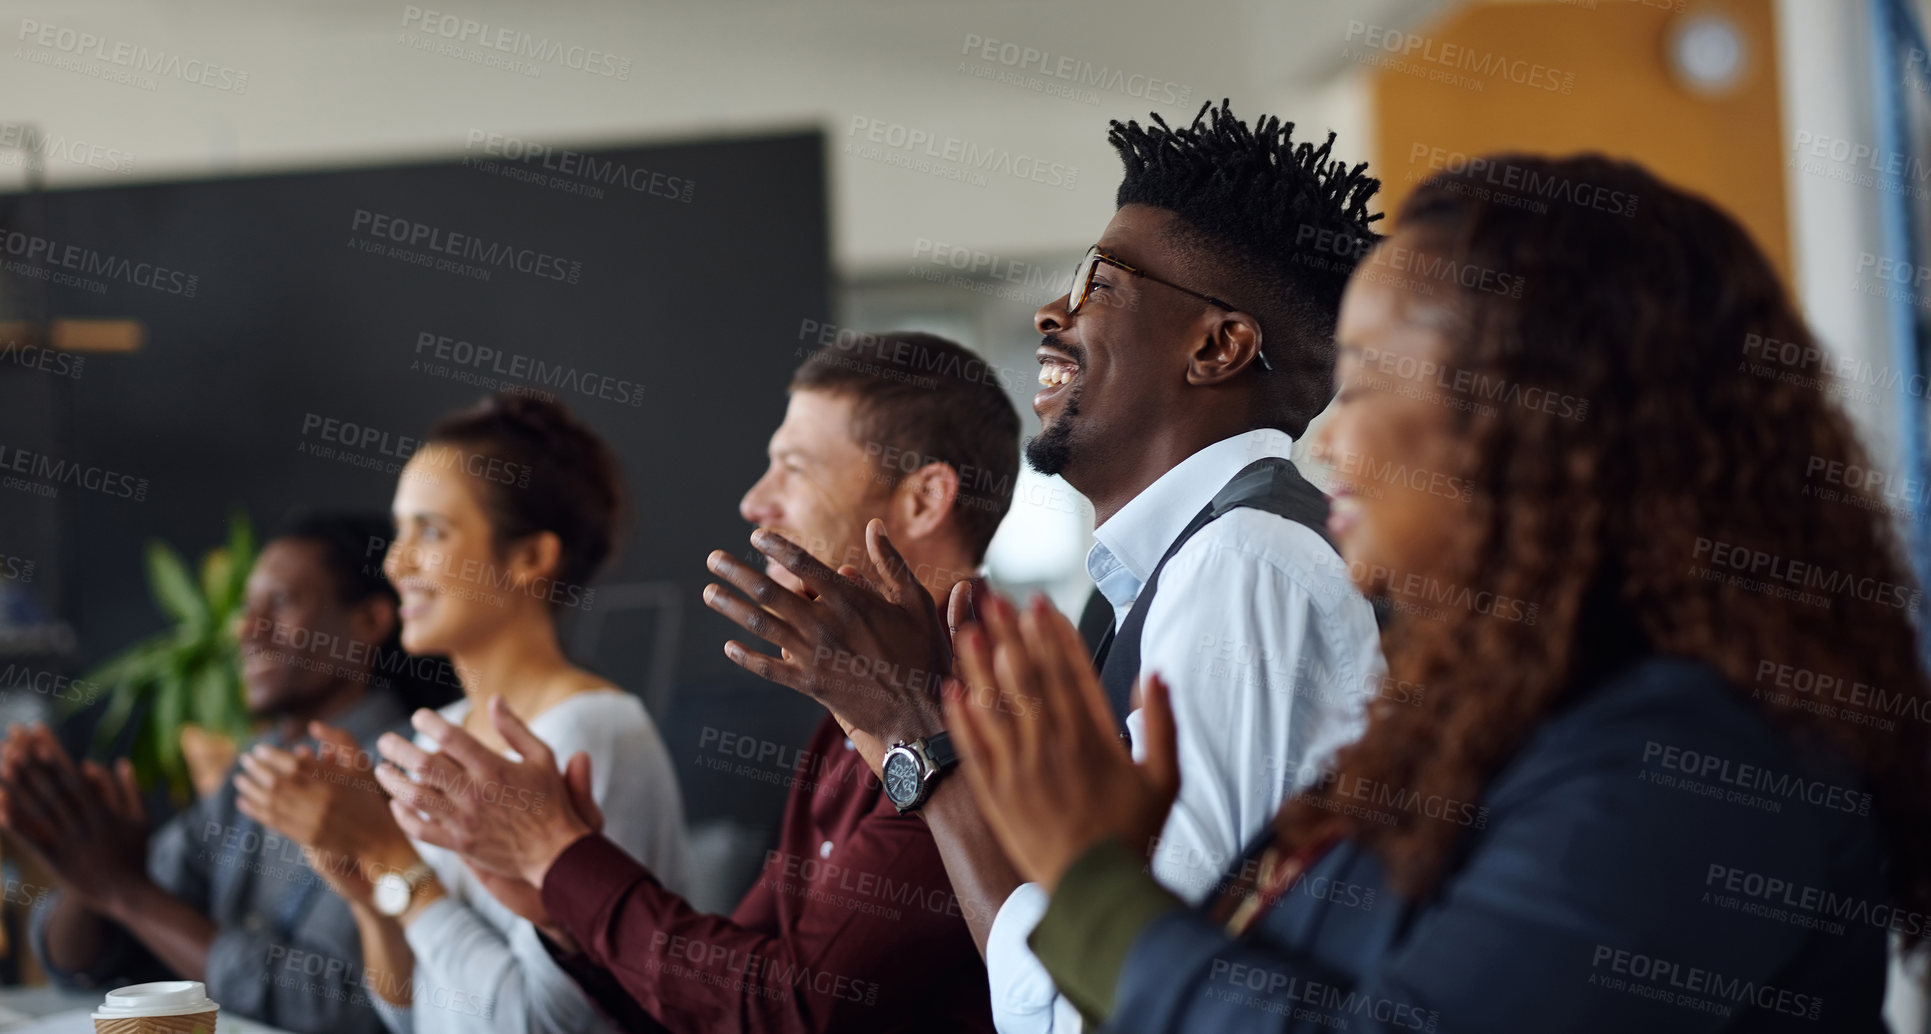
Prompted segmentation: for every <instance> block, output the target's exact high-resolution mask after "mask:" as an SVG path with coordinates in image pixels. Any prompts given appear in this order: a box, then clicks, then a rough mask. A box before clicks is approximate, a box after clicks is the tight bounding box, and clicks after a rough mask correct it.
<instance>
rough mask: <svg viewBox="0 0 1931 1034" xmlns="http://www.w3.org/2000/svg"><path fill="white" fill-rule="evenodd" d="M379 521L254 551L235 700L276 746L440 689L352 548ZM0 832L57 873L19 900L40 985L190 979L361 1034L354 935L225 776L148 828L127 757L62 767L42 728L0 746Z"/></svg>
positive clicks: (371, 731) (279, 1015)
mask: <svg viewBox="0 0 1931 1034" xmlns="http://www.w3.org/2000/svg"><path fill="white" fill-rule="evenodd" d="M388 535H389V525H388V521H387V519H386V518H384V517H381V516H373V515H372V516H352V515H314V516H309V517H306V518H301V519H298V520H296V521H294V522H293V523H291V524H290V525H289V526H287V527H286V528H285V529H283V530H282V531H281V532H280V533H279V534H277V535H275V536H274V537H273V538H271V539H269V540H268V542H267V543H266V544H265V545H264V546H263V547H262V550H261V553H260V555H259V556H258V557H257V558H256V560H255V565H254V568H253V569H252V570H251V571H250V572H249V576H248V585H247V590H246V592H247V598H246V606H245V609H244V611H243V613H242V615H241V617H240V618H239V620H238V623H237V627H236V635H237V637H238V638H239V639H240V641H241V659H242V681H243V684H244V686H245V688H246V694H247V704H248V709H249V711H250V712H251V713H252V714H253V715H254V716H255V717H256V718H257V719H258V720H259V721H261V722H263V723H265V724H266V726H267V728H266V730H265V732H264V735H263V738H264V739H265V740H267V741H269V742H274V743H277V744H280V745H291V744H298V743H302V742H304V741H307V740H308V728H309V723H310V722H328V723H330V724H332V725H337V726H340V727H342V728H343V729H345V730H347V731H348V732H349V733H350V734H351V735H353V736H354V737H355V738H356V739H357V740H358V741H359V742H361V743H362V744H364V746H365V747H368V748H371V749H372V747H373V744H374V741H375V739H376V737H377V736H379V735H380V734H381V733H382V732H383V731H385V730H387V729H390V728H393V727H397V726H399V725H400V724H401V723H402V722H403V720H404V717H405V715H406V714H407V707H408V706H411V705H420V704H426V703H430V702H433V701H434V700H435V699H436V698H437V697H438V696H439V695H440V696H441V697H442V699H445V700H446V699H448V698H449V697H450V696H451V695H453V693H454V687H455V680H454V679H453V678H451V679H447V680H446V685H443V686H441V687H440V688H438V687H436V686H434V685H433V684H432V683H433V681H434V680H433V675H432V676H431V677H425V676H424V675H423V674H422V673H423V672H425V671H428V672H432V673H433V672H435V671H441V670H446V668H445V667H444V666H443V662H440V661H435V660H433V659H429V658H408V657H407V656H406V655H403V654H402V653H401V647H400V644H399V642H398V641H397V635H396V633H397V619H396V606H397V598H396V593H395V590H394V589H393V588H392V587H390V585H389V583H388V582H387V581H386V580H385V579H384V578H383V576H382V573H381V571H380V570H377V569H374V568H371V567H368V566H366V565H365V564H364V562H363V554H364V552H365V551H366V548H367V545H368V543H369V542H371V541H380V540H382V539H386V538H387V537H388ZM0 781H4V784H5V787H4V791H0V794H3V796H0V826H4V827H5V828H6V829H7V831H8V832H10V833H12V834H13V835H14V837H15V838H16V839H17V840H18V841H20V842H21V843H22V844H24V845H25V846H26V847H27V848H28V849H29V850H30V851H32V852H34V853H36V854H38V855H39V856H40V859H41V860H42V861H43V862H44V863H45V865H46V868H47V869H48V870H49V871H50V872H52V873H53V874H54V876H55V878H56V879H57V880H58V881H59V884H60V890H59V891H58V893H55V894H51V895H48V896H47V897H46V898H45V899H43V900H42V901H41V903H40V905H39V907H37V908H36V909H35V911H34V915H33V920H32V940H33V945H34V950H35V952H36V953H37V954H38V955H39V957H40V960H41V963H42V964H43V965H44V966H45V967H46V969H47V972H48V974H49V976H50V977H52V978H53V980H54V982H55V983H56V984H59V985H62V986H66V987H71V988H87V989H95V988H101V987H116V986H121V985H125V984H132V983H139V982H144V981H149V980H166V979H188V980H199V981H202V982H203V983H205V984H207V986H208V994H209V997H211V998H213V999H214V1000H215V1001H216V1002H218V1003H220V1005H221V1008H222V1011H223V1012H224V1013H231V1014H234V1015H239V1016H245V1017H248V1018H250V1019H254V1020H259V1021H261V1022H263V1023H268V1024H272V1025H274V1026H277V1027H282V1028H285V1029H288V1030H292V1031H302V1032H316V1034H321V1032H328V1034H362V1032H368V1034H375V1032H377V1031H380V1030H381V1029H382V1028H381V1024H380V1022H379V1020H378V1019H377V1016H376V1014H375V1012H374V1011H373V1010H372V1009H371V1008H370V1006H369V1004H368V998H367V993H366V992H365V991H364V990H363V989H362V986H361V985H362V967H361V964H360V960H361V954H362V951H361V942H360V940H359V938H358V937H357V934H356V927H355V920H354V919H353V918H352V917H351V916H350V914H349V909H348V906H347V905H346V904H344V903H343V901H342V900H341V899H340V898H338V897H337V896H335V894H334V893H332V892H331V891H330V890H329V889H328V887H327V886H326V885H325V884H324V883H323V882H322V880H321V878H320V877H319V876H317V875H316V874H315V873H314V871H312V870H311V869H310V868H309V866H308V864H307V862H306V861H305V859H304V856H303V852H302V848H301V847H300V846H299V845H297V844H295V843H294V842H292V841H289V840H285V839H284V838H282V837H281V836H280V835H278V834H276V833H273V832H271V831H268V830H265V829H263V828H262V827H261V826H259V825H258V824H256V823H255V822H254V821H253V820H251V819H248V818H247V817H245V816H243V815H242V814H241V813H240V811H239V810H237V808H236V804H235V797H236V793H235V788H234V782H233V780H232V779H223V780H222V781H221V783H220V786H219V788H218V789H217V790H215V792H213V793H211V794H209V795H207V796H203V797H200V798H198V799H197V800H196V801H195V802H194V803H193V804H191V805H190V806H189V807H188V808H187V809H186V810H184V811H182V812H181V813H179V814H177V815H176V816H174V817H173V818H172V819H170V820H169V821H167V822H166V823H164V824H162V825H161V826H160V828H158V829H156V830H154V831H153V834H152V837H151V838H150V835H149V829H148V822H147V817H146V813H145V810H144V805H143V803H142V799H141V793H140V790H139V788H138V787H137V786H136V785H135V782H134V773H133V767H132V765H131V764H130V763H129V762H128V761H127V759H125V758H123V759H121V760H120V761H119V762H118V763H117V764H116V765H115V766H114V770H113V771H112V772H109V771H108V770H107V769H105V768H103V767H102V766H100V765H98V764H96V763H94V762H92V761H88V762H86V763H85V764H82V765H78V766H77V765H75V764H74V762H73V760H72V759H71V758H69V757H68V756H67V754H66V752H65V751H64V750H62V748H61V746H60V744H59V742H58V741H57V740H56V739H55V737H54V736H53V735H52V733H51V732H50V731H49V730H47V729H46V728H45V727H31V728H25V727H23V728H16V729H15V730H14V731H13V732H12V733H11V734H10V735H9V736H8V737H7V740H6V742H5V744H4V745H3V746H0Z"/></svg>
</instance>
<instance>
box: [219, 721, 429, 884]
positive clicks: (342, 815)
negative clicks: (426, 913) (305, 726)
mask: <svg viewBox="0 0 1931 1034" xmlns="http://www.w3.org/2000/svg"><path fill="white" fill-rule="evenodd" d="M309 733H310V735H312V736H314V737H315V738H316V740H317V741H319V742H320V744H321V749H320V750H319V751H317V750H311V749H309V748H308V747H307V746H301V747H297V748H295V749H294V750H283V749H281V748H279V747H274V746H271V745H269V744H266V743H260V744H256V745H255V746H254V747H253V748H251V749H249V750H248V751H247V752H246V753H244V754H242V756H241V771H239V772H236V773H235V789H236V798H235V806H236V807H237V808H238V809H240V811H241V813H242V814H243V815H246V816H248V817H249V818H251V819H254V820H255V821H256V822H259V823H261V824H262V825H263V826H266V827H267V828H269V829H272V830H274V831H275V832H277V833H280V834H281V835H282V836H285V837H287V838H288V839H290V840H292V841H294V842H295V843H297V844H300V845H302V847H303V848H304V853H305V854H306V855H307V858H308V863H309V867H310V868H312V869H314V870H315V872H316V873H317V874H318V875H320V876H321V877H322V878H323V879H325V880H327V881H328V884H329V886H330V887H332V888H334V890H335V892H336V893H337V894H340V895H341V896H342V897H343V898H344V899H345V900H348V901H352V902H357V903H362V904H367V903H368V902H369V901H370V900H371V897H372V895H373V893H374V885H375V877H376V875H378V874H379V872H381V871H384V870H386V869H389V868H406V867H407V862H408V860H409V859H411V858H413V857H414V856H415V848H414V847H412V846H411V845H410V844H409V840H408V838H407V837H406V836H404V834H403V831H402V829H401V827H399V826H398V825H396V822H395V820H394V819H392V818H390V816H389V808H388V794H386V793H384V792H383V789H382V787H381V786H380V785H379V784H378V783H377V782H376V780H375V777H374V774H373V772H372V769H373V768H374V767H375V765H374V761H373V759H371V757H370V755H369V754H368V752H366V751H364V750H362V748H361V746H360V745H359V744H357V743H356V742H355V737H353V736H350V735H349V734H348V733H347V732H344V731H343V730H341V729H337V728H334V727H333V726H328V725H323V724H322V723H320V722H311V723H309Z"/></svg>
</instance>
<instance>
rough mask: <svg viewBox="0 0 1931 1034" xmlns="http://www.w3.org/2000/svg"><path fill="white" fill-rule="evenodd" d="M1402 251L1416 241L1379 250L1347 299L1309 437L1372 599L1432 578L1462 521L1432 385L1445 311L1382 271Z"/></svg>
mask: <svg viewBox="0 0 1931 1034" xmlns="http://www.w3.org/2000/svg"><path fill="white" fill-rule="evenodd" d="M1397 243H1398V244H1399V245H1400V246H1403V247H1408V248H1413V247H1414V245H1415V242H1414V241H1413V240H1409V239H1406V235H1397V236H1396V237H1395V238H1394V239H1393V240H1392V241H1391V242H1390V243H1389V244H1383V245H1382V246H1381V248H1380V249H1378V250H1377V251H1376V252H1375V254H1374V255H1372V256H1370V257H1369V259H1368V260H1367V261H1365V262H1363V263H1362V265H1361V267H1360V268H1359V270H1357V271H1356V273H1355V275H1354V278H1353V279H1352V280H1351V281H1349V283H1348V289H1347V293H1346V294H1345V295H1344V296H1343V297H1342V300H1341V315H1340V321H1339V324H1338V326H1337V328H1336V331H1335V339H1336V343H1337V345H1338V346H1339V349H1340V357H1339V361H1338V363H1337V364H1336V366H1335V387H1336V392H1337V393H1336V395H1335V399H1334V403H1333V405H1332V406H1331V407H1330V408H1329V410H1328V415H1327V419H1326V421H1325V423H1324V425H1323V426H1322V428H1321V430H1320V432H1319V433H1318V434H1317V435H1316V436H1315V440H1314V450H1315V455H1316V456H1317V457H1318V458H1319V459H1320V460H1321V461H1322V462H1323V463H1326V464H1328V465H1329V466H1330V467H1331V468H1332V480H1331V486H1330V489H1329V496H1330V497H1331V505H1330V510H1329V515H1328V533H1329V535H1330V536H1331V537H1332V538H1333V540H1334V543H1335V546H1336V548H1338V549H1339V550H1340V551H1341V555H1342V557H1343V558H1345V559H1346V560H1347V562H1348V567H1349V570H1350V572H1351V573H1352V574H1353V576H1354V580H1355V583H1356V585H1357V586H1358V587H1360V589H1361V590H1362V591H1363V592H1367V593H1378V592H1383V591H1386V590H1387V588H1388V586H1389V583H1390V581H1391V579H1396V578H1403V577H1407V576H1410V575H1418V576H1423V577H1428V576H1434V575H1437V574H1439V573H1440V572H1441V571H1442V570H1443V569H1444V559H1445V558H1449V557H1453V556H1455V555H1456V554H1455V552H1454V550H1455V548H1456V546H1455V543H1456V540H1457V533H1458V532H1459V531H1460V530H1461V529H1462V528H1463V527H1464V525H1465V522H1466V521H1467V519H1468V503H1467V501H1466V499H1465V498H1464V496H1465V495H1466V494H1467V488H1466V486H1468V485H1469V481H1468V479H1467V474H1468V472H1467V471H1464V470H1462V469H1460V465H1461V463H1462V461H1461V460H1460V458H1459V457H1458V455H1457V453H1456V450H1455V448H1454V439H1455V436H1456V435H1457V434H1458V433H1459V432H1458V430H1457V429H1456V427H1455V426H1454V424H1453V422H1452V419H1451V415H1452V413H1453V410H1452V409H1451V407H1450V405H1448V404H1447V403H1448V402H1449V401H1450V399H1451V397H1452V394H1451V393H1449V392H1445V391H1443V390H1442V388H1441V386H1440V384H1439V383H1438V377H1437V373H1438V371H1439V370H1440V369H1441V368H1442V367H1444V366H1446V365H1447V364H1446V363H1445V362H1444V359H1445V356H1446V355H1447V352H1448V348H1447V340H1446V338H1445V337H1444V333H1445V327H1446V326H1447V323H1446V321H1445V319H1444V318H1443V316H1444V312H1445V310H1443V309H1442V308H1441V305H1440V303H1439V302H1434V301H1424V300H1420V299H1418V298H1417V297H1416V296H1414V295H1412V294H1410V293H1409V290H1410V289H1409V287H1408V286H1407V282H1406V280H1405V278H1403V277H1402V276H1400V275H1399V274H1395V273H1392V272H1391V271H1390V270H1389V269H1388V268H1387V262H1386V257H1387V255H1388V248H1389V246H1390V244H1397Z"/></svg>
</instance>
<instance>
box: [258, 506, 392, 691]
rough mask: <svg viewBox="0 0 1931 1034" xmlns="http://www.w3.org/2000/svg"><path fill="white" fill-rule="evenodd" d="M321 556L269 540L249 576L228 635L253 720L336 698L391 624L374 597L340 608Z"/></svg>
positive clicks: (317, 547) (289, 541) (305, 544)
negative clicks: (237, 645) (235, 645)
mask: <svg viewBox="0 0 1931 1034" xmlns="http://www.w3.org/2000/svg"><path fill="white" fill-rule="evenodd" d="M325 556H326V551H325V550H324V549H323V547H322V545H321V544H320V543H318V542H314V541H310V540H306V539H296V538H278V539H273V540H271V541H270V542H269V543H268V544H267V545H265V546H263V547H262V550H261V554H260V555H259V556H257V557H256V558H255V566H254V568H253V569H251V570H250V571H249V572H248V585H247V589H246V590H245V592H246V596H245V597H244V602H243V606H242V612H241V614H240V616H239V617H237V618H236V621H235V635H236V638H237V639H239V640H240V642H241V674H242V684H243V687H244V689H245V692H246V699H247V703H248V711H249V713H250V714H252V715H255V716H256V717H272V716H275V715H279V714H282V713H284V712H288V711H296V710H300V709H303V708H305V707H310V706H312V705H314V704H316V703H317V702H319V701H320V700H321V698H322V697H324V696H327V695H328V694H330V693H332V692H334V691H336V690H337V689H338V688H340V687H341V686H343V685H344V684H345V683H346V682H348V681H349V680H351V679H353V678H354V677H356V676H357V675H358V674H360V673H361V672H362V670H363V669H364V668H365V667H366V664H367V660H366V658H367V657H368V656H369V651H370V648H371V647H373V646H375V645H377V644H379V643H381V642H382V640H383V639H384V638H385V637H386V636H387V635H388V633H389V629H390V627H391V625H390V622H393V621H394V620H395V612H394V610H393V609H392V608H391V606H390V603H389V601H388V600H387V599H385V598H383V597H381V596H380V595H375V596H371V597H369V598H368V599H366V600H363V601H361V602H359V603H354V604H351V603H345V602H344V601H343V600H342V599H341V589H340V587H339V586H338V584H337V582H336V579H335V577H334V575H333V573H332V572H330V571H329V569H328V565H327V562H326V560H325ZM356 644H360V645H356ZM351 658H353V659H354V660H351Z"/></svg>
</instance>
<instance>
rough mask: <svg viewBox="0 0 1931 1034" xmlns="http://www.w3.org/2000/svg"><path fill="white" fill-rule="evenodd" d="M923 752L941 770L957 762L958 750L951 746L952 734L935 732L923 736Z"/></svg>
mask: <svg viewBox="0 0 1931 1034" xmlns="http://www.w3.org/2000/svg"><path fill="white" fill-rule="evenodd" d="M925 753H926V755H927V756H928V757H930V758H931V759H932V763H933V764H935V765H937V766H939V771H941V772H943V771H945V770H946V769H948V768H951V767H952V766H953V765H956V764H958V763H959V752H958V751H957V750H956V749H954V748H953V746H952V734H951V733H949V732H935V733H933V734H932V735H930V736H927V737H926V738H925Z"/></svg>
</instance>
